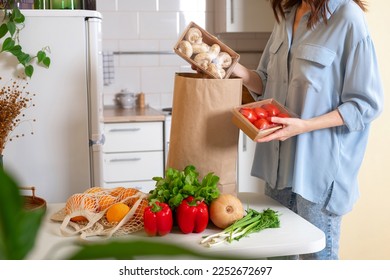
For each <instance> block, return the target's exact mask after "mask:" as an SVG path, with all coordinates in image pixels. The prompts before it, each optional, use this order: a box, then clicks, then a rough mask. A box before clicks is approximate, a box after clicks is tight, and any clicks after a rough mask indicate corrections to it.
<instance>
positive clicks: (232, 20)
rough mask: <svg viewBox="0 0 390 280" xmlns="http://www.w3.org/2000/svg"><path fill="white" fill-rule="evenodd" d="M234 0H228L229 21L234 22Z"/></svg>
mask: <svg viewBox="0 0 390 280" xmlns="http://www.w3.org/2000/svg"><path fill="white" fill-rule="evenodd" d="M233 7H234V0H230V23H231V24H233V23H234V9H233Z"/></svg>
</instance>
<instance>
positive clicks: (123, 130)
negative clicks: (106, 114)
mask: <svg viewBox="0 0 390 280" xmlns="http://www.w3.org/2000/svg"><path fill="white" fill-rule="evenodd" d="M139 130H141V128H139V127H135V128H113V129H110V131H109V132H135V131H139Z"/></svg>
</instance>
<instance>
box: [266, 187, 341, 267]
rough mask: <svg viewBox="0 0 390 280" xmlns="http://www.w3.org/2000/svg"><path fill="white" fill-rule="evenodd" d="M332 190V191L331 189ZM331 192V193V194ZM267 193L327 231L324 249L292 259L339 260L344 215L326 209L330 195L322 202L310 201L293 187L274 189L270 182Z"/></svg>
mask: <svg viewBox="0 0 390 280" xmlns="http://www.w3.org/2000/svg"><path fill="white" fill-rule="evenodd" d="M330 192H331V191H330ZM330 192H329V195H330ZM265 194H266V195H267V196H269V197H271V198H273V199H275V200H276V201H278V202H279V203H280V204H282V205H284V206H286V207H287V208H289V209H290V210H292V211H294V212H295V213H297V214H298V215H299V216H301V217H302V218H304V219H305V220H307V221H309V222H310V223H312V224H313V225H315V226H316V227H318V228H319V229H321V230H322V231H323V232H324V233H325V238H326V246H325V248H324V249H323V250H321V251H319V252H316V253H311V254H304V255H299V256H292V257H290V258H291V259H298V258H299V259H301V260H337V259H338V250H339V240H340V227H341V218H342V216H338V215H335V214H333V213H331V212H329V211H327V210H326V209H325V207H326V204H327V202H328V199H329V195H328V196H327V197H326V198H324V200H323V201H322V202H321V203H318V204H316V203H313V202H310V201H308V200H306V199H304V198H303V197H301V196H300V195H298V194H296V193H293V192H292V191H291V188H286V189H282V190H275V189H272V188H271V187H270V186H269V185H268V184H267V185H266V187H265Z"/></svg>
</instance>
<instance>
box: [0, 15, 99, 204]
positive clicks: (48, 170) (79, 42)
mask: <svg viewBox="0 0 390 280" xmlns="http://www.w3.org/2000/svg"><path fill="white" fill-rule="evenodd" d="M22 13H23V14H24V15H25V16H26V21H25V28H24V29H23V30H22V31H21V33H20V43H21V45H22V46H23V48H24V50H25V52H27V53H30V54H32V53H33V52H34V53H35V52H36V51H38V50H40V49H41V48H42V47H45V46H48V47H49V48H50V54H49V56H50V58H51V65H50V67H49V69H45V68H42V67H39V66H34V68H35V72H34V74H33V76H32V78H31V79H28V84H27V85H26V90H28V91H29V92H30V93H32V94H35V96H33V103H34V104H35V106H34V107H29V108H27V109H25V110H24V113H25V117H24V121H22V122H21V124H20V125H19V126H18V127H17V128H16V129H15V131H14V132H13V133H14V134H15V135H17V134H18V135H21V134H24V136H23V137H19V138H15V139H14V141H12V142H8V143H7V145H6V147H5V150H4V152H3V154H4V158H3V161H4V168H5V170H7V171H8V172H9V173H11V174H12V175H13V176H14V177H15V179H16V180H17V181H18V183H19V184H20V185H21V186H34V187H35V188H36V195H37V196H38V197H42V198H43V199H45V200H46V201H47V202H64V201H65V200H66V199H67V198H68V197H69V196H70V195H71V194H73V193H76V192H82V191H84V190H85V189H87V188H88V187H91V186H102V178H103V174H102V172H103V171H102V148H103V147H102V145H103V143H104V134H103V105H102V104H103V100H102V99H103V97H102V96H103V94H102V90H103V72H102V49H101V48H102V39H101V37H102V36H101V21H102V19H101V15H100V13H98V12H96V11H85V10H73V11H69V10H22ZM13 64H14V65H13ZM15 64H16V63H15V58H13V57H11V56H9V55H8V56H7V55H4V54H1V55H0V76H1V77H2V80H1V81H0V82H1V83H2V85H4V83H6V82H7V81H9V79H11V78H15V77H13V75H14V70H13V69H14V67H15ZM0 110H1V109H0ZM34 119H35V121H34ZM31 132H32V133H33V134H31ZM30 195H31V193H30Z"/></svg>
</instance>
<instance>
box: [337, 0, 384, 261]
mask: <svg viewBox="0 0 390 280" xmlns="http://www.w3.org/2000/svg"><path fill="white" fill-rule="evenodd" d="M366 2H367V3H368V9H369V11H368V13H367V21H368V26H369V29H370V31H371V35H372V39H373V41H374V44H375V47H376V51H377V56H378V61H379V66H380V70H381V76H382V80H383V86H384V89H385V104H384V111H383V113H382V115H381V116H380V117H379V119H377V120H376V121H374V123H373V126H372V130H371V137H370V139H369V143H368V148H367V153H366V156H365V158H364V161H363V166H362V169H361V172H360V175H359V183H360V193H361V194H360V199H359V201H358V203H357V204H356V206H355V208H354V209H353V211H352V212H351V213H350V214H348V215H347V216H346V217H345V219H344V223H343V226H342V236H341V242H340V243H341V244H340V246H341V250H340V255H341V257H342V258H343V259H368V260H372V259H373V260H378V259H385V260H390V222H389V220H390V219H389V213H390V203H389V198H390V172H389V159H390V145H389V143H390V126H389V120H390V111H389V108H390V100H389V98H388V93H389V89H390V79H389V78H390V64H389V61H390V53H389V49H390V33H389V31H388V27H387V25H386V24H383V22H385V21H386V19H387V17H388V11H389V9H390V2H389V1H385V0H381V1H366ZM369 74H370V73H367V75H369Z"/></svg>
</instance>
